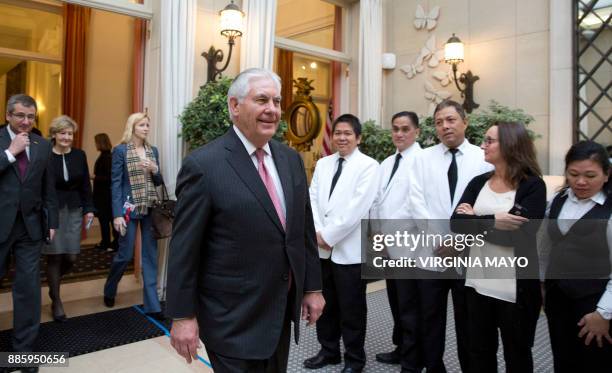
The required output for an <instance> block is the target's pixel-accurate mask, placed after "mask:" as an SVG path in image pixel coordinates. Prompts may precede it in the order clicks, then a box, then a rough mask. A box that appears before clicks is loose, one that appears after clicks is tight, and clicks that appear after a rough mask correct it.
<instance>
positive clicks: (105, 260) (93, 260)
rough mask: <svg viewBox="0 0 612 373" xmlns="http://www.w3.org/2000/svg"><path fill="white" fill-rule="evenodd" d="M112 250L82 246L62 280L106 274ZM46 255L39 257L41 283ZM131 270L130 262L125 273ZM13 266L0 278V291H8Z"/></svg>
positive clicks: (89, 277) (43, 280)
mask: <svg viewBox="0 0 612 373" xmlns="http://www.w3.org/2000/svg"><path fill="white" fill-rule="evenodd" d="M113 255H114V253H113V252H107V251H105V250H100V249H96V248H94V246H93V245H89V246H84V247H83V248H82V249H81V253H80V254H79V255H78V256H77V261H76V263H75V264H74V267H73V268H72V271H70V273H68V274H66V275H65V276H64V277H63V279H62V281H63V282H73V281H81V280H91V279H95V278H102V277H105V276H106V275H107V274H108V269H109V268H110V265H111V262H112V260H113ZM45 267H46V257H45V255H42V256H41V259H40V277H41V282H43V285H45V283H46V279H47V278H46V273H45ZM132 270H133V265H132V264H130V265H129V266H128V269H127V271H126V273H130V272H131V271H132ZM14 273H15V271H14V267H13V264H12V263H11V266H10V267H9V272H8V276H6V277H5V278H3V279H0V292H6V291H10V285H11V283H12V279H13V276H14Z"/></svg>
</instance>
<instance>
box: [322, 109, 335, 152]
mask: <svg viewBox="0 0 612 373" xmlns="http://www.w3.org/2000/svg"><path fill="white" fill-rule="evenodd" d="M333 112H334V110H333V107H332V100H330V101H329V106H328V107H327V115H326V116H325V129H324V130H325V132H324V133H323V150H322V151H321V156H322V157H326V156H328V155H331V154H332V153H333V150H332V115H333Z"/></svg>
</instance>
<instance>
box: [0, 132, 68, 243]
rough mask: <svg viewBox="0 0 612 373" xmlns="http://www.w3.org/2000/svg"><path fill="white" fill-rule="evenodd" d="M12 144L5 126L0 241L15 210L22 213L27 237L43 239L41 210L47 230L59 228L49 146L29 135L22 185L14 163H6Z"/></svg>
mask: <svg viewBox="0 0 612 373" xmlns="http://www.w3.org/2000/svg"><path fill="white" fill-rule="evenodd" d="M10 145H11V136H10V135H9V133H8V130H7V127H3V128H1V129H0V196H1V198H0V221H2V224H0V242H4V241H6V240H7V239H8V237H9V234H10V233H11V229H12V228H13V222H14V221H15V219H16V217H17V211H19V210H21V214H22V215H23V219H24V220H25V225H26V228H27V230H28V234H29V235H30V238H31V239H32V240H34V241H37V240H40V239H42V238H43V208H46V210H47V212H48V228H58V220H59V218H58V211H57V197H56V194H55V186H54V180H53V176H52V172H51V167H50V166H48V165H49V160H50V158H51V143H49V142H48V141H47V140H45V139H43V138H42V137H40V136H38V135H35V134H33V133H31V134H30V163H29V164H28V168H27V171H26V176H25V179H24V181H23V182H22V181H21V179H20V177H19V170H18V169H17V162H13V163H12V164H11V163H10V162H9V160H8V157H7V155H6V153H5V150H6V149H8V147H9V146H10Z"/></svg>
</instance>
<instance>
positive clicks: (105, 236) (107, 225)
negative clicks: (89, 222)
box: [98, 212, 119, 246]
mask: <svg viewBox="0 0 612 373" xmlns="http://www.w3.org/2000/svg"><path fill="white" fill-rule="evenodd" d="M98 221H99V222H100V234H101V235H102V243H103V244H106V245H108V246H110V244H111V232H112V235H113V242H115V241H117V239H118V236H119V233H118V232H117V231H116V230H115V229H114V228H113V217H112V215H111V214H107V213H106V212H100V213H99V214H98Z"/></svg>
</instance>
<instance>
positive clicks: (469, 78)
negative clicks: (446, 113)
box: [444, 33, 480, 113]
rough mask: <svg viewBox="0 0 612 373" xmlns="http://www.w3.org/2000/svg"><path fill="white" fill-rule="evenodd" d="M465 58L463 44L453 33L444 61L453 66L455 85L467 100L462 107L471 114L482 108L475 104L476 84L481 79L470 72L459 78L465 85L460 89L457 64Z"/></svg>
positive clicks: (446, 46)
mask: <svg viewBox="0 0 612 373" xmlns="http://www.w3.org/2000/svg"><path fill="white" fill-rule="evenodd" d="M463 57H464V53H463V42H462V41H461V40H460V39H459V38H458V37H457V36H455V34H454V33H453V36H451V37H450V39H448V41H447V42H446V44H445V45H444V61H445V62H446V63H450V64H452V66H453V78H454V80H455V85H456V86H457V89H458V90H459V92H461V97H464V98H465V100H464V101H463V105H462V106H463V108H464V109H465V111H466V112H468V113H471V112H472V110H474V109H476V108H478V107H479V106H480V105H479V104H477V103H475V102H474V83H476V81H477V80H478V79H480V78H479V77H478V76H477V75H473V74H472V72H471V71H470V70H468V71H467V72H465V73H463V74H461V75H460V76H459V82H461V83H462V84H463V89H462V88H461V87H459V83H458V82H457V64H459V63H461V62H463V59H464V58H463Z"/></svg>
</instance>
